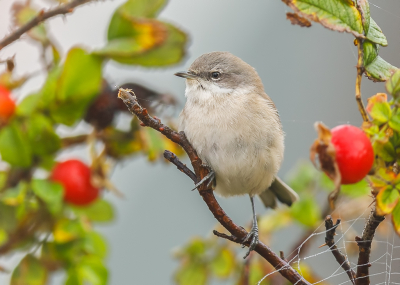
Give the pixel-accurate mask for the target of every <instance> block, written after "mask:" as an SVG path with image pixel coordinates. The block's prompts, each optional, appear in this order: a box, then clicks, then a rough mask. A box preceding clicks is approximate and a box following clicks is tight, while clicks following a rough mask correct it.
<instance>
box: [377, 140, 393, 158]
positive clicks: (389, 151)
mask: <svg viewBox="0 0 400 285" xmlns="http://www.w3.org/2000/svg"><path fill="white" fill-rule="evenodd" d="M372 146H373V148H374V153H375V154H376V155H378V156H379V157H380V158H382V159H383V160H384V161H386V162H392V161H394V160H395V159H396V151H395V149H394V147H393V145H392V144H391V142H386V143H380V142H379V141H375V142H374V143H373V145H372Z"/></svg>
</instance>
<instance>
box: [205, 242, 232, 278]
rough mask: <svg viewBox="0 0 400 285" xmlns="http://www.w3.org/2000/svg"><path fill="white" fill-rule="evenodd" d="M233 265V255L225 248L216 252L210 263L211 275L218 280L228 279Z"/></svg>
mask: <svg viewBox="0 0 400 285" xmlns="http://www.w3.org/2000/svg"><path fill="white" fill-rule="evenodd" d="M235 265H236V259H235V254H234V253H233V252H232V251H231V250H229V249H227V248H222V249H221V250H218V251H217V252H216V254H215V257H214V258H213V259H212V260H211V262H210V268H211V270H212V273H213V274H214V275H215V276H216V277H218V278H228V277H229V276H230V275H231V274H232V273H233V271H234V269H235Z"/></svg>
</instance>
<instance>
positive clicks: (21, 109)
mask: <svg viewBox="0 0 400 285" xmlns="http://www.w3.org/2000/svg"><path fill="white" fill-rule="evenodd" d="M39 104H40V94H31V95H29V96H26V97H25V98H24V99H23V100H22V102H21V103H19V104H18V106H17V110H16V113H17V114H18V115H19V116H27V117H28V116H30V115H32V113H33V112H35V111H36V110H37V107H38V106H39Z"/></svg>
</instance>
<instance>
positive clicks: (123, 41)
mask: <svg viewBox="0 0 400 285" xmlns="http://www.w3.org/2000/svg"><path fill="white" fill-rule="evenodd" d="M144 51H146V49H145V48H143V46H141V45H140V44H139V43H138V41H137V40H136V39H134V38H117V39H113V40H110V41H109V42H108V43H107V44H106V46H105V47H103V48H101V49H99V50H96V51H94V52H93V54H95V55H98V56H104V57H110V58H113V57H118V56H120V57H130V56H134V55H138V54H141V53H143V52H144Z"/></svg>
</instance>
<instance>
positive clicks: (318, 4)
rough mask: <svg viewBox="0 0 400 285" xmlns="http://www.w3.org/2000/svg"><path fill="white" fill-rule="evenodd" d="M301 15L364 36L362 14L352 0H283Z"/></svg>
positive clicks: (342, 30) (331, 27) (357, 35)
mask: <svg viewBox="0 0 400 285" xmlns="http://www.w3.org/2000/svg"><path fill="white" fill-rule="evenodd" d="M283 2H284V3H286V5H288V6H289V7H290V8H292V9H293V10H294V11H295V12H296V13H297V14H299V15H300V16H302V17H304V18H307V19H309V20H311V21H314V22H319V23H320V24H321V25H323V26H324V27H326V28H328V29H331V30H334V31H338V32H348V33H352V34H353V35H354V36H356V37H358V38H359V37H363V23H362V20H361V15H360V13H359V12H358V10H357V9H356V7H355V6H354V4H353V2H352V1H348V0H324V1H320V0H283Z"/></svg>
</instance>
